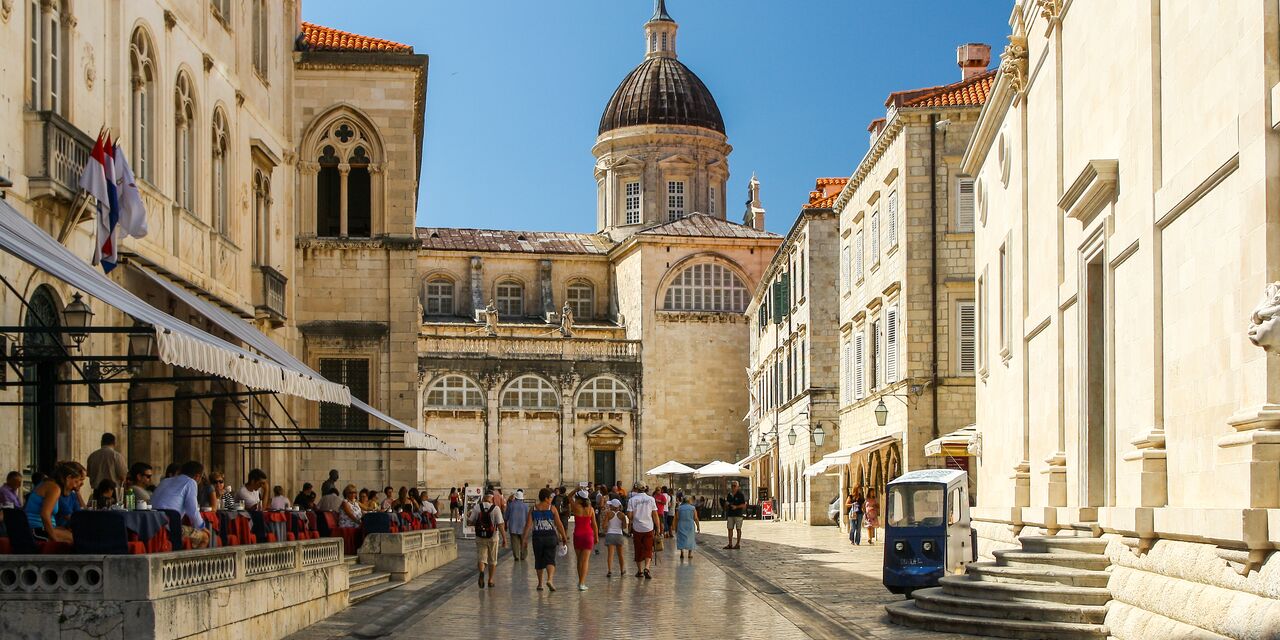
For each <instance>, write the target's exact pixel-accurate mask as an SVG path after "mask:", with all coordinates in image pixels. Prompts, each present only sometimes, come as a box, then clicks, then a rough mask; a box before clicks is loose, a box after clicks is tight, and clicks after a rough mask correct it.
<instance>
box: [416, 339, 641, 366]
mask: <svg viewBox="0 0 1280 640" xmlns="http://www.w3.org/2000/svg"><path fill="white" fill-rule="evenodd" d="M419 346H420V347H421V349H422V353H423V354H424V355H425V356H427V357H434V356H453V357H477V358H515V359H522V358H527V359H537V360H574V361H580V360H609V361H623V362H639V360H640V341H638V340H600V339H590V338H517V337H489V336H423V337H422V338H421V339H420V342H419Z"/></svg>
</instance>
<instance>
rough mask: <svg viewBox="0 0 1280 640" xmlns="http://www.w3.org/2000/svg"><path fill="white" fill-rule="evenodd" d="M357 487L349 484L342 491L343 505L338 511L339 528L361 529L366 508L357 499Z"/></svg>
mask: <svg viewBox="0 0 1280 640" xmlns="http://www.w3.org/2000/svg"><path fill="white" fill-rule="evenodd" d="M357 495H358V494H357V493H356V486H355V485H354V484H349V485H347V486H346V488H345V489H343V490H342V497H343V501H342V505H341V507H339V509H338V527H340V528H343V529H359V528H360V525H361V521H362V520H364V507H362V506H360V502H359V501H358V500H357V499H356V496H357Z"/></svg>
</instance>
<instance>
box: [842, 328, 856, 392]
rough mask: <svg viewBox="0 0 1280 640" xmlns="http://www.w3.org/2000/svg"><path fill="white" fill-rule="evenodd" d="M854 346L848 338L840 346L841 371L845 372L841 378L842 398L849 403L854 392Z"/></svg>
mask: <svg viewBox="0 0 1280 640" xmlns="http://www.w3.org/2000/svg"><path fill="white" fill-rule="evenodd" d="M852 353H853V346H852V345H851V344H850V343H849V341H848V340H846V341H845V342H844V344H843V345H842V346H841V348H840V371H842V372H844V376H843V377H841V379H840V399H841V400H842V401H843V402H844V403H845V404H848V403H849V402H850V401H851V400H852V393H853V379H854V372H853V363H852V362H850V360H852Z"/></svg>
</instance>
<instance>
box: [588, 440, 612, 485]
mask: <svg viewBox="0 0 1280 640" xmlns="http://www.w3.org/2000/svg"><path fill="white" fill-rule="evenodd" d="M591 455H592V456H593V457H594V460H592V467H591V468H592V469H593V470H594V474H593V475H592V480H593V482H595V484H602V485H604V486H606V487H612V486H613V483H614V482H615V481H616V480H617V479H618V474H617V462H618V452H617V451H614V450H612V449H608V450H606V449H596V450H594V451H592V453H591Z"/></svg>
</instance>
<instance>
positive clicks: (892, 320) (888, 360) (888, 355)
mask: <svg viewBox="0 0 1280 640" xmlns="http://www.w3.org/2000/svg"><path fill="white" fill-rule="evenodd" d="M884 336H885V338H884V381H885V384H893V383H894V382H897V381H898V308H897V307H891V308H890V309H889V310H888V311H887V312H885V315H884Z"/></svg>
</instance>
